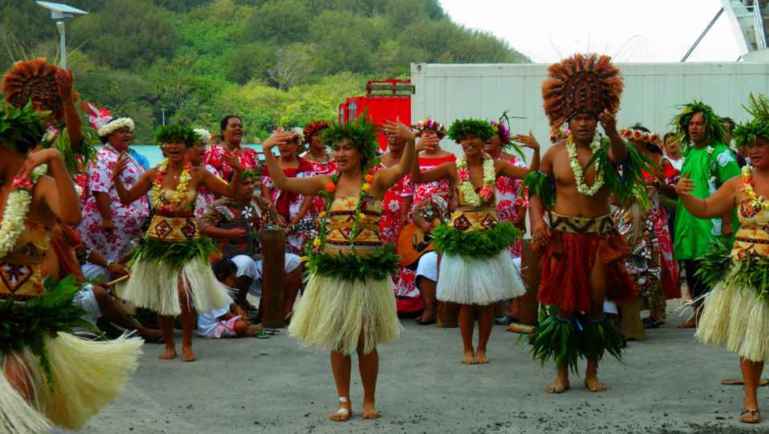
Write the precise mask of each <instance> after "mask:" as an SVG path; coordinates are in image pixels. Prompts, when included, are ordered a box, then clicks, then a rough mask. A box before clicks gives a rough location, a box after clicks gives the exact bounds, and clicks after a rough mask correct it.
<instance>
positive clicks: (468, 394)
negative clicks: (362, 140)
mask: <svg viewBox="0 0 769 434" xmlns="http://www.w3.org/2000/svg"><path fill="white" fill-rule="evenodd" d="M403 323H404V326H405V329H404V332H403V334H402V336H401V339H400V340H399V341H397V342H395V343H393V344H390V345H386V346H384V347H382V348H381V349H380V356H381V369H380V371H381V372H380V378H379V387H378V407H379V410H380V411H381V412H382V414H383V417H382V418H381V419H379V420H377V421H374V422H371V421H363V420H361V419H360V417H359V415H358V414H357V413H356V416H355V417H354V419H353V420H352V421H350V422H348V423H345V424H338V423H333V422H329V421H327V420H326V415H327V413H329V412H330V411H331V410H332V409H334V408H335V404H336V396H335V392H334V388H333V382H332V379H331V373H330V368H329V362H328V354H326V353H323V352H319V351H317V350H310V349H304V348H301V347H300V346H299V345H298V344H297V343H296V342H295V341H294V340H293V339H291V338H289V337H287V336H286V335H285V331H283V332H282V333H281V335H279V336H274V337H272V338H270V339H267V340H258V339H240V340H220V341H212V340H204V339H196V340H195V343H194V345H195V350H196V352H197V354H198V357H199V361H197V362H195V363H190V364H185V363H182V362H180V361H172V362H162V361H160V360H158V358H157V356H158V354H159V353H160V350H161V346H159V345H145V354H144V356H143V357H142V360H141V366H140V368H139V370H138V372H137V373H136V375H135V376H134V378H133V380H132V381H131V382H130V384H129V385H128V387H127V388H126V391H125V393H124V394H123V396H122V397H121V398H120V399H118V400H117V401H116V402H115V403H113V404H112V405H111V406H110V407H108V408H107V409H106V410H105V411H104V412H102V413H101V414H100V415H99V416H98V417H96V418H94V419H93V420H92V421H91V423H90V424H89V426H88V427H87V428H86V429H85V430H84V432H86V433H89V434H96V433H115V434H119V433H142V434H143V433H147V434H151V433H152V434H154V433H262V432H264V433H273V432H274V433H348V432H360V433H364V432H365V433H694V432H696V433H742V432H767V433H769V420H767V421H766V422H764V423H763V424H761V425H758V426H757V427H753V428H751V429H747V428H746V427H745V426H744V425H741V424H739V423H738V422H737V421H736V416H737V415H738V414H739V410H740V404H741V394H742V390H741V388H740V387H739V386H721V385H720V384H719V380H720V379H721V378H722V377H726V376H731V377H735V376H738V375H739V370H738V363H737V358H736V356H735V355H733V354H731V353H727V352H726V351H724V350H722V349H719V348H712V347H706V346H703V345H700V344H697V343H695V342H694V339H693V338H692V331H687V330H678V329H675V328H662V329H658V330H653V331H650V332H649V333H648V336H647V339H646V341H644V342H631V343H630V344H629V348H628V350H627V352H626V353H625V360H624V362H623V363H620V362H617V361H615V360H613V359H612V360H607V361H606V362H605V363H604V364H603V366H602V369H601V378H602V380H604V381H605V382H606V383H607V384H608V385H609V387H610V389H609V391H607V392H605V393H601V394H590V393H588V392H586V391H585V390H584V387H583V386H582V384H581V383H582V381H581V378H573V380H572V386H573V390H572V391H570V392H568V393H566V394H563V395H547V394H545V393H544V392H543V387H544V386H545V384H546V383H547V381H548V380H550V378H551V375H552V367H545V368H543V367H541V366H540V365H539V364H538V363H536V362H534V361H532V360H531V358H530V356H529V354H528V348H527V347H526V345H524V343H523V341H521V340H520V338H519V335H514V334H511V333H507V332H505V331H504V328H503V327H495V329H494V333H493V335H492V337H491V343H490V347H489V357H490V360H491V363H490V364H489V365H485V366H464V365H461V364H460V363H459V360H460V358H461V354H460V348H461V341H460V337H459V330H458V329H438V328H435V327H423V326H417V325H416V324H414V322H413V321H411V320H404V321H403ZM354 363H355V361H354ZM354 366H355V365H354ZM768 390H769V388H764V389H762V391H761V392H760V394H761V397H760V398H761V402H762V403H763V405H764V410H765V414H766V417H768V418H769V405H767V400H766V395H767V391H768ZM361 394H362V392H361V388H360V380H359V377H358V375H357V372H354V373H353V388H352V401H353V405H354V410H359V409H360V400H361Z"/></svg>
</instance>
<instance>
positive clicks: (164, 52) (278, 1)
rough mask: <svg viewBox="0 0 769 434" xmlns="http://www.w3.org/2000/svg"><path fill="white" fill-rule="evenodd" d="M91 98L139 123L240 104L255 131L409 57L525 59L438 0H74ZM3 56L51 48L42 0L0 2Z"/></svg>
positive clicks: (312, 112)
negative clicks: (454, 16)
mask: <svg viewBox="0 0 769 434" xmlns="http://www.w3.org/2000/svg"><path fill="white" fill-rule="evenodd" d="M67 3H69V4H71V5H73V6H76V7H79V8H82V9H84V10H87V11H89V12H90V14H89V15H87V16H84V17H78V18H76V19H75V20H74V21H72V22H71V23H70V24H69V25H68V35H69V38H68V49H69V63H70V66H71V67H72V69H73V71H74V73H75V75H76V80H77V82H76V85H77V88H78V91H79V92H80V93H81V95H82V96H83V98H84V99H87V100H93V101H97V102H98V103H99V104H102V105H106V106H107V107H109V108H110V109H112V110H113V112H115V113H117V114H125V115H128V116H131V117H133V118H134V119H135V120H136V121H137V128H138V131H137V141H138V142H148V141H149V140H151V132H152V130H153V128H155V127H156V126H157V125H159V124H160V123H161V121H162V120H163V119H164V117H165V119H166V121H168V122H173V121H186V122H191V123H194V124H195V125H200V126H205V127H208V128H211V129H216V123H217V121H218V119H219V118H220V117H221V116H222V115H224V114H227V113H238V114H241V115H242V116H243V118H244V120H245V123H246V128H247V138H248V139H249V140H250V141H253V140H257V139H259V138H263V137H264V136H265V135H266V134H267V133H268V131H270V130H271V129H272V128H274V127H275V126H277V125H282V126H295V125H303V124H304V123H306V122H307V121H309V120H311V119H318V118H323V119H334V118H335V116H336V110H337V106H338V104H339V103H340V102H341V101H342V99H343V98H344V97H346V96H352V95H358V94H361V93H362V92H363V89H364V84H365V82H366V80H368V79H372V78H388V77H406V76H407V75H408V71H409V64H410V63H411V62H441V63H487V62H527V59H526V58H525V57H524V56H522V55H521V54H520V53H518V52H516V51H515V50H514V49H512V48H511V47H510V46H508V45H507V44H506V43H505V42H503V41H501V40H499V39H497V38H495V37H494V36H492V35H489V34H486V33H483V32H478V31H473V30H469V29H466V28H463V27H461V26H459V25H457V24H455V23H453V22H452V21H451V20H450V19H449V18H448V17H447V15H446V14H445V12H444V11H443V9H442V8H441V6H440V4H439V2H438V1H437V0H154V1H153V0H67ZM0 26H1V27H0V30H1V32H0V48H2V50H0V66H1V67H2V68H3V69H5V68H7V67H8V66H10V65H11V64H12V63H13V62H14V61H15V60H19V59H24V58H29V57H34V56H45V57H48V58H49V60H52V61H55V60H56V59H57V56H58V37H57V33H56V28H55V26H54V24H53V22H52V21H51V20H50V18H49V17H48V14H47V12H46V11H45V10H44V9H42V8H41V7H39V6H37V5H36V4H35V2H34V1H33V0H5V1H3V2H2V5H0Z"/></svg>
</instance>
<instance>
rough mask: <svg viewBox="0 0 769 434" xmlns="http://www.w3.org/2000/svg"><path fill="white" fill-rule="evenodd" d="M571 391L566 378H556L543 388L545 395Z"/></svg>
mask: <svg viewBox="0 0 769 434" xmlns="http://www.w3.org/2000/svg"><path fill="white" fill-rule="evenodd" d="M569 389H571V384H569V380H568V379H566V378H561V377H556V378H555V381H553V382H552V383H551V384H548V385H547V386H546V387H545V392H547V393H563V392H566V391H567V390H569Z"/></svg>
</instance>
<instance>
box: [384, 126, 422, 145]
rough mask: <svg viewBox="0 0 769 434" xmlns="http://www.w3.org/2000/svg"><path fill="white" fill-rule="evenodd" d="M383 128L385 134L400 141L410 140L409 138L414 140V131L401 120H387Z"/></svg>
mask: <svg viewBox="0 0 769 434" xmlns="http://www.w3.org/2000/svg"><path fill="white" fill-rule="evenodd" d="M382 129H383V130H384V133H385V135H387V136H388V137H394V138H395V139H396V140H398V141H401V142H408V141H409V140H414V132H413V131H411V128H409V127H407V126H406V125H404V124H403V123H401V122H400V121H385V123H384V125H383V126H382Z"/></svg>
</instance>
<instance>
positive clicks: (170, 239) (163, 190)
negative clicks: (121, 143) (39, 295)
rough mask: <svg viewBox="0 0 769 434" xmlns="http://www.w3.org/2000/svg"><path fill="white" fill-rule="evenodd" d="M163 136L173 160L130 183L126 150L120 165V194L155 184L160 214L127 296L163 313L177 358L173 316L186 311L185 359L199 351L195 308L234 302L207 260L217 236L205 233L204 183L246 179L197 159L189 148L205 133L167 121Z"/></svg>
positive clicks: (226, 192)
mask: <svg viewBox="0 0 769 434" xmlns="http://www.w3.org/2000/svg"><path fill="white" fill-rule="evenodd" d="M156 139H157V141H158V143H160V144H161V146H162V148H163V153H164V154H165V155H166V158H167V159H166V160H165V161H164V162H163V163H161V164H160V165H159V166H157V167H154V168H152V169H150V170H149V171H147V172H145V173H144V175H142V177H141V178H140V179H139V181H137V182H136V184H134V186H133V187H132V188H131V189H126V188H125V186H124V185H123V182H122V180H121V177H120V175H121V173H122V172H123V170H125V168H126V166H127V165H128V157H127V156H126V155H125V154H123V155H122V156H121V157H120V159H119V160H118V162H117V164H116V165H115V168H114V171H113V181H114V183H115V188H116V189H117V192H118V195H119V196H120V200H121V201H122V202H123V203H124V204H129V203H131V202H133V201H135V200H139V199H140V198H142V197H144V196H145V195H146V194H147V193H149V192H150V191H152V207H153V210H154V215H153V217H152V220H151V221H150V225H149V228H148V229H147V233H146V235H145V237H144V239H143V240H142V241H141V243H140V244H139V246H138V247H137V249H136V251H135V252H134V254H133V259H132V261H133V263H132V265H131V270H130V276H131V277H130V278H129V279H128V282H127V284H126V285H125V288H123V289H121V291H120V296H121V298H123V299H125V300H127V301H129V302H131V303H133V304H134V305H136V306H139V307H144V308H147V309H150V310H152V311H155V312H157V313H158V315H159V316H160V329H161V332H162V333H163V341H164V343H165V351H164V352H163V354H162V355H161V356H160V358H161V359H163V360H170V359H174V358H176V345H175V343H174V317H175V316H177V315H180V314H181V318H182V360H184V361H185V362H191V361H194V360H195V359H196V357H195V354H194V353H193V352H192V331H193V325H194V322H195V317H194V315H193V308H195V309H197V310H198V311H200V312H209V311H211V310H214V309H219V308H221V307H223V306H227V305H229V304H230V302H231V300H230V297H229V295H228V294H227V290H226V289H225V287H224V286H223V285H222V284H221V283H220V282H219V281H218V280H217V279H216V277H215V276H214V274H213V271H212V270H211V267H210V265H209V263H208V256H209V254H210V253H211V252H212V251H213V250H214V248H215V247H214V244H213V243H212V242H211V240H209V239H208V238H204V237H201V236H200V230H199V228H198V223H197V220H196V219H195V217H194V215H193V213H194V211H195V199H196V197H197V192H198V190H199V189H200V188H202V187H205V188H207V189H208V190H209V191H211V192H212V193H214V194H218V195H222V196H229V197H232V196H233V195H234V192H235V191H236V189H237V184H238V183H239V182H240V181H239V179H240V176H234V177H233V181H232V184H230V185H227V183H226V182H224V181H223V180H221V179H220V178H218V177H217V176H216V175H214V174H212V173H211V172H209V171H207V170H205V169H203V168H202V167H199V166H198V167H195V166H193V165H192V163H191V162H190V157H191V153H190V152H188V150H189V148H192V147H194V146H195V145H196V144H198V143H199V142H200V136H199V135H198V134H197V133H195V132H194V131H193V130H192V129H190V128H189V127H186V126H181V125H171V126H164V127H162V128H161V129H160V130H159V131H158V133H157V138H156ZM227 158H228V163H229V164H230V166H231V167H232V169H233V170H234V173H235V175H239V173H240V165H239V163H238V161H237V158H235V157H234V156H232V155H230V156H228V157H227Z"/></svg>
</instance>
